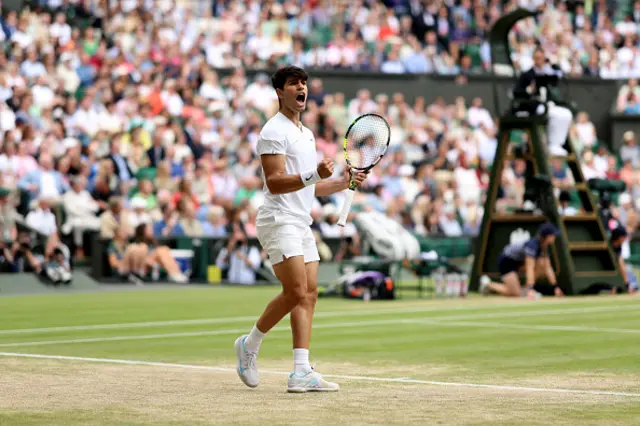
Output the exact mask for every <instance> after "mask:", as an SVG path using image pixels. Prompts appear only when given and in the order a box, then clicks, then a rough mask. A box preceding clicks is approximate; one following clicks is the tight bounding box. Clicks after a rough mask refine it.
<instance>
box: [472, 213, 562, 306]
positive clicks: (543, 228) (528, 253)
mask: <svg viewBox="0 0 640 426" xmlns="http://www.w3.org/2000/svg"><path fill="white" fill-rule="evenodd" d="M558 234H559V231H558V228H556V227H555V226H554V225H553V224H551V223H548V222H547V223H544V224H542V225H540V228H538V234H537V235H536V236H535V237H533V238H531V239H530V240H528V241H524V242H521V243H513V244H509V245H507V246H506V247H505V248H504V249H503V250H502V254H500V258H499V259H498V268H499V270H500V275H501V277H502V282H501V283H497V282H491V279H490V278H489V277H488V276H486V275H485V276H483V277H482V278H480V292H482V293H488V292H490V291H493V292H495V293H498V294H499V295H501V296H507V297H520V277H519V275H518V273H519V272H520V271H521V270H523V269H524V271H525V276H526V280H527V296H528V297H530V298H533V297H535V296H536V291H535V290H534V289H533V287H534V286H535V284H536V281H537V280H538V279H540V278H545V277H546V278H547V280H548V281H549V284H550V285H552V286H553V287H554V289H553V290H554V295H556V296H563V295H564V294H563V292H562V289H560V287H558V282H557V280H556V274H555V272H554V271H553V267H552V266H551V261H550V260H549V248H550V247H551V246H552V245H553V243H554V242H555V240H556V236H557V235H558Z"/></svg>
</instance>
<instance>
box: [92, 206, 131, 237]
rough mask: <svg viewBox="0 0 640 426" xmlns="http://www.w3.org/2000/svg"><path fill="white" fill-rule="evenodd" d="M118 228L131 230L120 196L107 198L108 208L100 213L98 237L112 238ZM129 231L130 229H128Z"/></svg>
mask: <svg viewBox="0 0 640 426" xmlns="http://www.w3.org/2000/svg"><path fill="white" fill-rule="evenodd" d="M118 228H123V229H125V230H133V227H132V226H131V222H130V220H129V215H128V214H127V212H126V211H124V206H123V200H122V198H120V197H111V198H110V199H109V209H108V210H107V211H105V212H104V213H102V215H100V238H104V239H112V238H113V237H114V235H115V233H116V230H117V229H118ZM129 232H131V231H129Z"/></svg>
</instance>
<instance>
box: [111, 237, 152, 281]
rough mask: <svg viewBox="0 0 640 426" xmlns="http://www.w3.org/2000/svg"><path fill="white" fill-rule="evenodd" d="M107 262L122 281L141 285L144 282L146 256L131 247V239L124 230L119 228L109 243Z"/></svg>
mask: <svg viewBox="0 0 640 426" xmlns="http://www.w3.org/2000/svg"><path fill="white" fill-rule="evenodd" d="M107 260H108V262H109V267H110V268H111V271H112V272H114V273H115V274H116V276H117V277H118V278H120V279H122V280H129V281H131V282H133V283H134V284H137V285H140V284H142V283H143V281H144V277H143V276H142V275H141V273H142V272H143V271H144V270H145V267H146V266H145V261H146V258H145V254H144V253H143V252H142V251H141V250H136V247H130V246H129V239H128V237H127V232H126V230H125V229H124V228H119V229H117V230H116V233H115V235H114V237H113V240H111V242H109V247H108V248H107Z"/></svg>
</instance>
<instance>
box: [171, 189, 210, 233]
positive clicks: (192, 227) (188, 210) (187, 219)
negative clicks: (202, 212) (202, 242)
mask: <svg viewBox="0 0 640 426" xmlns="http://www.w3.org/2000/svg"><path fill="white" fill-rule="evenodd" d="M177 210H178V214H179V220H178V223H179V224H180V227H181V228H182V229H183V230H184V235H186V236H187V237H192V238H193V237H198V238H201V237H203V236H204V231H203V229H202V224H201V223H200V221H199V220H198V219H197V218H196V208H195V204H194V203H193V201H192V200H191V199H190V198H187V197H183V198H181V199H180V201H179V202H178V208H177Z"/></svg>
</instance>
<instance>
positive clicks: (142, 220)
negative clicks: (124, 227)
mask: <svg viewBox="0 0 640 426" xmlns="http://www.w3.org/2000/svg"><path fill="white" fill-rule="evenodd" d="M128 216H129V224H130V226H131V227H133V228H136V227H137V226H138V225H141V224H147V225H148V224H151V223H153V219H152V217H151V214H150V213H149V211H148V210H147V203H146V201H145V200H143V199H142V198H134V199H133V200H131V211H129V214H128Z"/></svg>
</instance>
